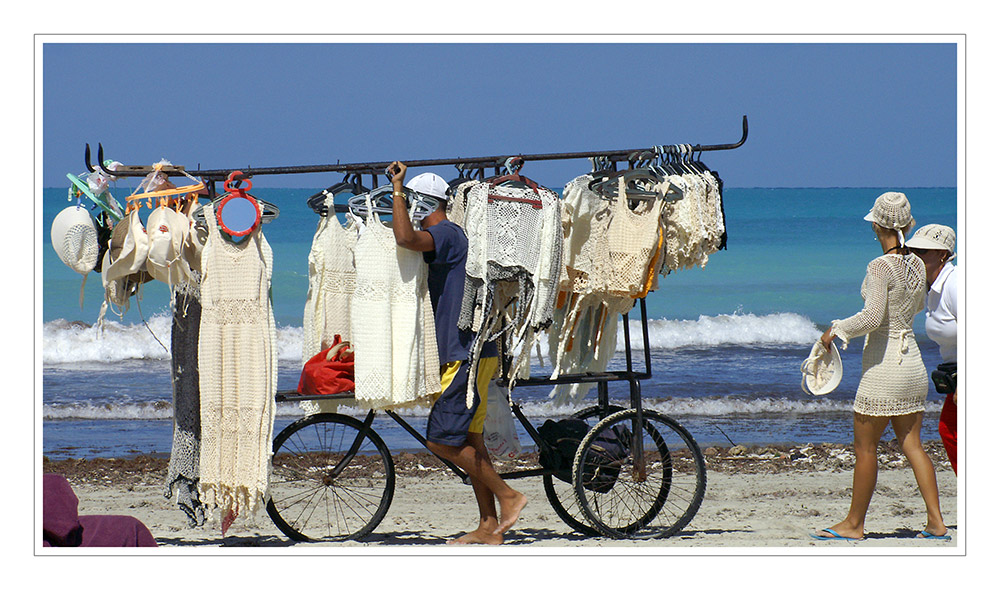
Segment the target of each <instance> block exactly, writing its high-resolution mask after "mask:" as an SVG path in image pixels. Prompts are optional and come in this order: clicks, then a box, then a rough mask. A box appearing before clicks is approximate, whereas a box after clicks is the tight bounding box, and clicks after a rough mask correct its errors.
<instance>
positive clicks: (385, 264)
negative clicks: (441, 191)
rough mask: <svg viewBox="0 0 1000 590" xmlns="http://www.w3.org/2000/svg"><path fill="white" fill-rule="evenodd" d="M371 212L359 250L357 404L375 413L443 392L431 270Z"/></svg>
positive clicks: (354, 328)
mask: <svg viewBox="0 0 1000 590" xmlns="http://www.w3.org/2000/svg"><path fill="white" fill-rule="evenodd" d="M371 209H372V207H371V203H370V201H369V205H368V211H369V213H368V216H367V218H366V219H365V227H364V230H363V231H362V232H361V235H360V236H359V237H358V241H357V244H356V246H355V250H354V260H355V266H356V278H355V288H354V294H353V296H352V297H351V332H352V342H353V343H354V396H355V400H356V401H357V403H358V405H360V406H361V407H366V408H374V409H382V408H387V407H390V406H398V405H400V404H408V403H411V402H414V401H421V402H422V403H429V402H430V401H432V400H428V399H427V398H428V396H431V395H433V394H435V393H438V392H440V391H441V375H440V363H439V362H438V349H437V337H436V335H435V332H434V311H433V308H432V307H431V300H430V294H429V292H428V289H427V265H426V264H425V263H424V261H423V257H422V255H421V253H420V252H414V251H412V250H408V249H406V248H403V247H401V246H398V245H397V244H396V238H395V236H394V235H393V232H392V229H391V228H388V227H386V226H385V225H384V224H383V223H382V221H381V220H380V219H379V218H378V216H377V215H376V214H374V213H372V212H371Z"/></svg>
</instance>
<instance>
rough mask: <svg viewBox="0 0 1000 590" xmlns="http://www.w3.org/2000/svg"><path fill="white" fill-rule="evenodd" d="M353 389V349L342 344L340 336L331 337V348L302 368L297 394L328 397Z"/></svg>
mask: <svg viewBox="0 0 1000 590" xmlns="http://www.w3.org/2000/svg"><path fill="white" fill-rule="evenodd" d="M353 389H354V349H353V348H351V343H350V342H346V341H344V342H342V341H341V340H340V334H337V335H336V336H334V337H333V346H331V347H330V348H327V349H326V350H324V351H322V352H319V353H318V354H316V356H314V357H312V358H311V359H309V360H308V361H307V362H306V364H305V366H303V367H302V376H301V377H300V378H299V389H298V391H299V393H301V394H305V395H329V394H332V393H342V392H345V391H351V390H353Z"/></svg>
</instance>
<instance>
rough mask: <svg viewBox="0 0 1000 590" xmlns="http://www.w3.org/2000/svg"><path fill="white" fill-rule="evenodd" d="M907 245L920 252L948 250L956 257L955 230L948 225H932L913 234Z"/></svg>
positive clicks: (952, 256)
mask: <svg viewBox="0 0 1000 590" xmlns="http://www.w3.org/2000/svg"><path fill="white" fill-rule="evenodd" d="M906 245H907V246H909V247H911V248H916V249H918V250H947V251H948V253H949V254H951V258H949V259H948V260H951V259H952V258H954V257H955V230H953V229H951V228H950V227H948V226H947V225H940V224H937V223H931V224H929V225H925V226H923V227H921V228H920V229H918V230H917V231H915V232H913V236H911V237H910V239H909V240H907V241H906Z"/></svg>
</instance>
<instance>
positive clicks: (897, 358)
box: [832, 254, 927, 416]
mask: <svg viewBox="0 0 1000 590" xmlns="http://www.w3.org/2000/svg"><path fill="white" fill-rule="evenodd" d="M926 281H927V275H926V271H925V269H924V264H923V262H921V260H920V259H919V258H918V257H917V256H916V255H914V254H907V255H905V256H904V255H900V254H886V255H883V256H879V257H878V258H876V259H875V260H872V261H871V262H870V263H869V264H868V271H867V273H866V275H865V279H864V282H862V284H861V296H862V297H863V298H864V300H865V306H864V308H863V309H862V310H861V311H860V312H858V313H856V314H854V315H853V316H851V317H849V318H846V319H843V320H834V321H833V331H832V333H833V335H834V336H837V337H839V338H840V339H841V340H843V341H844V345H843V346H844V348H846V347H847V343H848V342H849V341H850V340H851V339H852V338H856V337H858V336H865V335H866V338H865V347H864V352H863V354H862V359H861V366H862V376H861V382H860V383H859V384H858V393H857V396H856V397H855V401H854V410H855V411H856V412H858V413H860V414H865V415H869V416H896V415H903V414H909V413H912V412H920V411H923V403H924V399H925V398H926V397H927V369H926V368H925V367H924V364H923V360H922V359H921V356H920V350H919V349H918V348H917V341H916V339H915V338H914V336H913V316H915V315H916V314H917V313H918V312H919V311H920V310H921V309H923V307H924V298H925V296H926V288H925V285H926Z"/></svg>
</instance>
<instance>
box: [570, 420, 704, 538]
mask: <svg viewBox="0 0 1000 590" xmlns="http://www.w3.org/2000/svg"><path fill="white" fill-rule="evenodd" d="M637 430H638V432H639V433H640V436H641V439H642V449H643V453H642V455H641V458H642V461H637V459H639V458H640V457H639V456H638V455H637V454H636V453H635V452H634V448H635V445H636V441H635V438H636V437H634V436H633V434H634V433H635V432H636V431H637ZM705 478H706V472H705V459H704V457H703V456H702V454H701V449H700V448H699V447H698V444H697V443H696V442H695V440H694V438H692V437H691V434H690V433H688V431H687V430H686V429H685V428H684V427H683V426H681V425H680V424H678V423H677V422H676V421H674V420H673V419H672V418H669V417H667V416H664V415H662V414H659V413H657V412H654V411H650V410H644V411H643V412H642V427H641V428H639V427H638V424H637V421H636V411H635V410H634V409H629V410H623V411H621V412H617V413H615V414H612V415H610V416H608V417H607V418H605V419H603V420H601V421H600V422H599V423H598V424H597V426H595V427H594V428H593V429H591V431H590V432H588V433H587V436H585V437H584V439H583V441H582V442H581V443H580V448H579V449H578V450H577V453H576V459H575V460H574V461H573V487H574V491H575V492H576V498H577V502H579V504H580V508H581V510H582V512H583V514H584V515H585V516H586V518H587V520H588V521H589V523H590V524H591V525H592V526H593V528H594V529H595V530H597V531H598V532H600V533H601V534H603V535H605V536H608V537H612V538H626V537H629V538H654V537H659V538H662V537H669V536H671V535H673V534H674V533H676V532H678V531H680V530H681V529H683V528H684V527H685V526H687V524H688V523H689V522H691V519H692V518H694V515H695V513H697V512H698V508H699V507H700V506H701V501H702V499H703V498H704V497H705Z"/></svg>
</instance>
